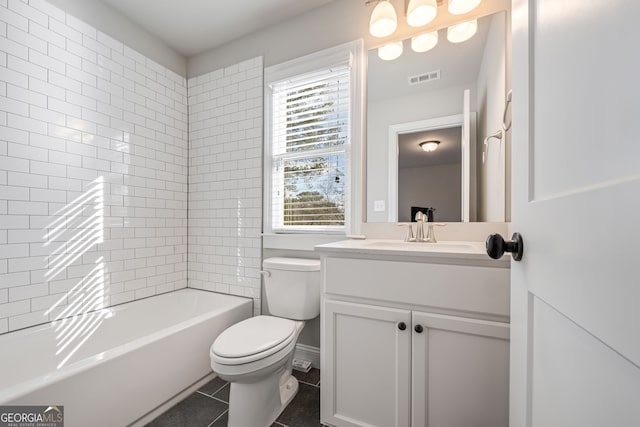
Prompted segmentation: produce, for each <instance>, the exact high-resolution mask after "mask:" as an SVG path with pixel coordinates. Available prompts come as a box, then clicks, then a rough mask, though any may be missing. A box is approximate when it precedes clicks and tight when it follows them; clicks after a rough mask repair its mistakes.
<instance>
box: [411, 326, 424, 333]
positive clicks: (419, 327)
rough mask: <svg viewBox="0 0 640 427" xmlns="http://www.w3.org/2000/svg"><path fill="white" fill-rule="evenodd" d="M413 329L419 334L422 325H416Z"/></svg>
mask: <svg viewBox="0 0 640 427" xmlns="http://www.w3.org/2000/svg"><path fill="white" fill-rule="evenodd" d="M413 329H414V330H415V331H416V332H417V333H419V334H421V333H422V331H424V328H423V327H422V325H416V327H415V328H413Z"/></svg>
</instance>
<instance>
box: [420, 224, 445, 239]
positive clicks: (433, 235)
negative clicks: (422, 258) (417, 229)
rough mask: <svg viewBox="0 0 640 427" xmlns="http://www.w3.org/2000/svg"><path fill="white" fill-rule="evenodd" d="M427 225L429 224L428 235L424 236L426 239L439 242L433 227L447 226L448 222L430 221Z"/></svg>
mask: <svg viewBox="0 0 640 427" xmlns="http://www.w3.org/2000/svg"><path fill="white" fill-rule="evenodd" d="M427 225H429V228H428V229H427V237H425V238H424V241H425V242H429V243H438V240H437V239H436V233H435V231H434V230H433V227H445V226H446V225H447V224H444V223H442V222H428V223H427Z"/></svg>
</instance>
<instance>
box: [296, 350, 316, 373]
mask: <svg viewBox="0 0 640 427" xmlns="http://www.w3.org/2000/svg"><path fill="white" fill-rule="evenodd" d="M293 357H294V358H296V359H302V360H308V361H309V362H311V365H312V366H313V367H314V368H318V369H320V349H319V348H318V347H311V346H310V345H304V344H296V351H295V352H294V355H293Z"/></svg>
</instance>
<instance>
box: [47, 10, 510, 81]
mask: <svg viewBox="0 0 640 427" xmlns="http://www.w3.org/2000/svg"><path fill="white" fill-rule="evenodd" d="M58 1H61V0H58ZM77 1H83V0H77ZM391 1H392V3H393V4H394V6H395V8H396V11H397V13H398V29H397V30H396V32H395V33H394V34H393V36H392V37H390V38H388V39H393V40H402V39H406V38H407V37H410V36H411V35H415V34H416V29H415V28H412V27H409V26H408V25H407V23H406V19H405V18H404V16H405V15H404V13H403V12H402V9H403V8H404V7H405V6H404V5H405V2H404V0H391ZM509 3H510V2H509V0H485V1H483V2H482V3H481V4H480V5H479V6H478V7H477V8H476V9H475V10H474V11H473V12H472V13H470V14H469V15H468V16H469V19H473V18H475V17H477V16H486V15H490V14H491V13H494V12H496V11H499V10H505V9H507V8H508V7H509ZM374 4H375V3H372V5H370V6H365V4H364V1H359V0H335V1H332V2H330V3H328V4H326V5H324V6H321V7H318V8H316V9H313V10H311V11H309V12H307V13H304V14H301V15H299V16H296V17H294V18H292V19H290V20H287V21H284V22H280V23H279V24H277V25H274V26H272V27H269V28H266V29H264V30H261V31H257V32H255V33H252V34H249V35H247V36H246V37H241V38H239V39H237V40H233V41H231V42H229V43H227V44H225V45H223V46H220V47H218V48H216V49H212V50H210V51H207V52H204V53H202V54H199V55H194V56H192V57H189V58H188V62H187V73H188V76H189V77H192V76H199V75H201V74H204V73H207V72H209V71H211V70H214V69H218V68H223V67H226V66H228V65H231V64H235V63H237V62H240V61H243V60H245V59H247V58H252V57H255V56H263V57H264V65H265V67H268V66H271V65H275V64H279V63H281V62H284V61H287V60H290V59H294V58H298V57H300V56H303V55H306V54H309V53H312V52H317V51H319V50H322V49H326V48H329V47H332V46H337V45H339V44H343V43H346V42H350V41H352V40H357V39H364V46H365V49H370V48H372V47H378V46H380V45H381V44H382V41H385V42H386V41H389V40H388V39H379V38H376V37H373V36H371V35H370V34H369V31H368V28H369V18H370V16H371V11H372V10H373V5H374ZM441 15H443V16H440V17H439V18H438V21H439V22H440V23H441V24H442V26H443V27H446V26H447V25H449V23H450V22H451V21H452V20H459V17H458V16H451V15H447V14H446V13H444V9H442V11H441ZM423 30H424V31H427V30H429V28H428V27H426V28H423V29H421V30H420V31H423Z"/></svg>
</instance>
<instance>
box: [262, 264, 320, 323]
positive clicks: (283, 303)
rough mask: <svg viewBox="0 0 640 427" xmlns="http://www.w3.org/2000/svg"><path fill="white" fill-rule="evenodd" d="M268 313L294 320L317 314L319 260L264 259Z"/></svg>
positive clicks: (311, 317)
mask: <svg viewBox="0 0 640 427" xmlns="http://www.w3.org/2000/svg"><path fill="white" fill-rule="evenodd" d="M262 267H263V269H264V271H266V272H268V273H266V274H264V290H265V297H266V299H267V304H268V306H269V312H270V313H271V314H272V315H274V316H278V317H284V318H287V319H293V320H309V319H313V318H314V317H317V316H318V315H319V314H320V260H318V259H306V258H267V259H265V260H264V261H263V262H262Z"/></svg>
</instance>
